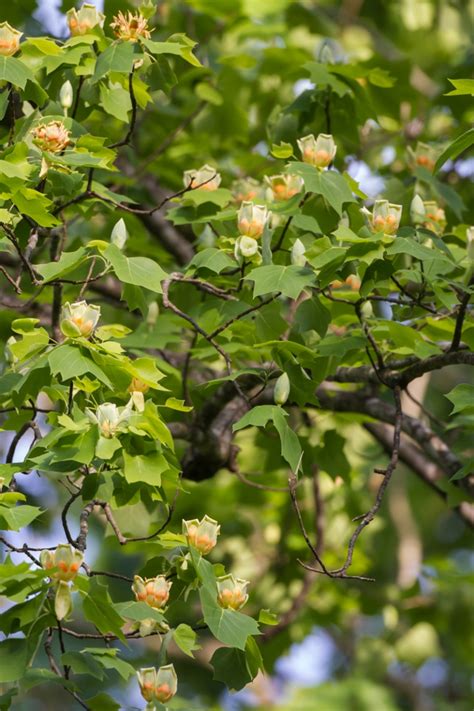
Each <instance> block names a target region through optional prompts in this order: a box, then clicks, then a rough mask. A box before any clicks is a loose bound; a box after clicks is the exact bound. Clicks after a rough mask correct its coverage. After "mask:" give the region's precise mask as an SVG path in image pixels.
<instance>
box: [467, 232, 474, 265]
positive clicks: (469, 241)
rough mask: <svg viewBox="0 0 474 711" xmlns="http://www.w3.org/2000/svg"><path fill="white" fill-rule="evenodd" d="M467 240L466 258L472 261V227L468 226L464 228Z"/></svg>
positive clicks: (473, 233)
mask: <svg viewBox="0 0 474 711" xmlns="http://www.w3.org/2000/svg"><path fill="white" fill-rule="evenodd" d="M466 240H467V258H468V259H469V260H470V261H471V262H474V227H468V228H467V230H466Z"/></svg>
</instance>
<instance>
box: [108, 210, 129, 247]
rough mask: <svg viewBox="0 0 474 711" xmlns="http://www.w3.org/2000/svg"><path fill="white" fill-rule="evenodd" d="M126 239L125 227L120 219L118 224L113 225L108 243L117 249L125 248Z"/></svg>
mask: <svg viewBox="0 0 474 711" xmlns="http://www.w3.org/2000/svg"><path fill="white" fill-rule="evenodd" d="M127 239H128V231H127V226H126V224H125V222H124V220H123V218H122V217H121V218H120V220H119V221H118V222H116V223H115V225H114V228H113V230H112V232H111V234H110V241H111V242H112V244H115V246H116V247H118V248H119V249H123V248H124V247H125V243H126V241H127Z"/></svg>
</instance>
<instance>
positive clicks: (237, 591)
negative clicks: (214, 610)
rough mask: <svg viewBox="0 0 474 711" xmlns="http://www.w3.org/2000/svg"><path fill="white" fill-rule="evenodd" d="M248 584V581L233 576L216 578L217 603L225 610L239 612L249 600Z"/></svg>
mask: <svg viewBox="0 0 474 711" xmlns="http://www.w3.org/2000/svg"><path fill="white" fill-rule="evenodd" d="M249 584H250V583H249V581H248V580H242V579H241V578H234V576H233V575H223V576H222V577H220V578H217V602H218V603H219V605H220V606H221V607H223V608H224V609H226V610H227V609H230V610H240V608H241V607H243V606H244V605H245V603H246V602H247V600H248V599H249V596H248V593H247V588H248V586H249Z"/></svg>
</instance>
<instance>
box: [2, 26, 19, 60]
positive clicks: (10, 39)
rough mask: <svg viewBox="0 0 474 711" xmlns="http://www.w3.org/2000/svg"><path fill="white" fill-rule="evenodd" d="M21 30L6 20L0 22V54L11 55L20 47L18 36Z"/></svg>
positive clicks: (3, 55)
mask: <svg viewBox="0 0 474 711" xmlns="http://www.w3.org/2000/svg"><path fill="white" fill-rule="evenodd" d="M22 34H23V32H19V31H18V30H16V29H15V28H14V27H12V26H11V25H10V24H9V23H8V22H0V56H2V57H11V56H12V55H13V54H16V52H18V50H19V49H20V37H21V36H22Z"/></svg>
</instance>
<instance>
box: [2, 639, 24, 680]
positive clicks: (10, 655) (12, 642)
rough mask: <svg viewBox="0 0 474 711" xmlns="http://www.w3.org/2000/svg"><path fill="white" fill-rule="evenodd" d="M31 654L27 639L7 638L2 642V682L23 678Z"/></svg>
mask: <svg viewBox="0 0 474 711" xmlns="http://www.w3.org/2000/svg"><path fill="white" fill-rule="evenodd" d="M30 656H31V650H30V646H29V644H28V640H26V639H5V640H3V642H0V657H1V659H2V663H1V664H0V683H1V684H4V683H8V682H12V681H17V679H21V677H22V676H23V675H24V673H25V671H26V667H27V665H28V661H29V658H30Z"/></svg>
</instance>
